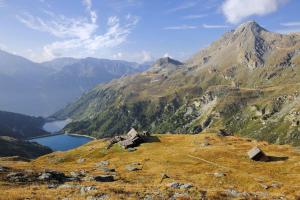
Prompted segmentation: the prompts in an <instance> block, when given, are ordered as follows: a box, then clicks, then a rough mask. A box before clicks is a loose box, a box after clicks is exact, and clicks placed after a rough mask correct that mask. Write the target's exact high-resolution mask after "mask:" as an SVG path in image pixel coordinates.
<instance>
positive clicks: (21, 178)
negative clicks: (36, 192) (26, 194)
mask: <svg viewBox="0 0 300 200" xmlns="http://www.w3.org/2000/svg"><path fill="white" fill-rule="evenodd" d="M6 178H7V179H8V180H9V181H10V182H26V180H27V176H26V175H25V174H24V173H23V172H11V173H9V174H7V176H6Z"/></svg>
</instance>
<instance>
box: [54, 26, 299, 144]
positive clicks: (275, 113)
mask: <svg viewBox="0 0 300 200" xmlns="http://www.w3.org/2000/svg"><path fill="white" fill-rule="evenodd" d="M299 84H300V35H299V34H288V35H283V34H279V33H272V32H269V31H268V30H266V29H264V28H262V27H261V26H260V25H258V24H257V23H256V22H254V21H250V22H246V23H244V24H242V25H240V26H239V27H237V28H236V29H235V30H232V31H230V32H227V33H225V34H224V35H223V36H222V37H221V38H220V39H219V40H217V41H215V42H214V43H212V44H211V45H210V46H209V47H208V48H206V49H203V50H201V51H200V52H198V53H196V54H195V55H194V56H193V57H191V58H190V59H189V60H187V61H186V62H185V63H181V62H179V61H176V60H173V59H171V58H163V59H160V60H158V61H157V62H156V63H155V64H154V65H153V66H152V67H151V68H150V69H148V70H147V71H145V72H142V73H139V74H134V75H130V76H127V77H122V78H120V79H118V80H113V81H111V82H109V83H107V84H101V85H98V86H96V87H95V88H93V89H92V90H90V91H89V92H87V93H85V94H84V95H82V96H81V97H80V98H79V99H78V100H77V101H75V102H74V103H71V104H69V105H68V106H67V107H65V108H64V109H62V110H60V111H58V112H57V113H56V114H54V115H53V117H56V118H58V119H64V118H67V117H70V118H72V119H73V122H72V123H70V124H69V125H67V126H66V127H65V130H66V131H70V132H77V133H81V134H89V135H93V136H98V137H107V136H112V135H118V134H122V133H124V132H126V131H127V130H129V128H130V127H135V128H137V129H141V130H148V131H150V132H155V133H165V132H171V133H199V132H202V131H204V130H209V131H213V132H217V131H219V130H222V131H226V132H229V133H234V134H237V135H242V136H248V137H253V138H257V139H260V140H267V141H269V142H273V143H278V144H284V143H291V144H293V145H300V133H299V131H298V129H299V126H300V104H299V103H298V102H299V98H300V96H299V95H300V91H299Z"/></svg>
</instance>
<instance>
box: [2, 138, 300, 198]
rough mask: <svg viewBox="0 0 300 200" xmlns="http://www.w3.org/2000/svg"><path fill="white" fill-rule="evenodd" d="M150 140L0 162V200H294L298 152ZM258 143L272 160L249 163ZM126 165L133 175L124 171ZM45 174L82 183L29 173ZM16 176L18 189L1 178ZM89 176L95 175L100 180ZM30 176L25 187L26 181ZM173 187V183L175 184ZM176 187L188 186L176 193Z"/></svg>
mask: <svg viewBox="0 0 300 200" xmlns="http://www.w3.org/2000/svg"><path fill="white" fill-rule="evenodd" d="M152 137H155V138H156V140H155V141H156V142H155V141H152V142H150V143H144V144H142V145H141V146H139V147H138V148H137V150H136V151H134V152H128V151H127V150H124V149H122V148H120V147H119V146H118V145H114V146H113V147H112V148H110V149H107V148H106V146H107V141H106V140H94V141H92V142H90V143H88V144H85V145H83V146H81V147H79V148H77V149H73V150H70V151H66V152H54V153H52V154H50V155H45V156H42V157H40V158H37V159H36V160H33V161H31V162H26V163H24V162H1V159H0V166H1V165H3V166H5V167H8V168H9V169H8V170H7V172H4V173H1V174H0V182H1V184H0V193H1V194H2V195H1V197H4V198H2V199H3V200H4V199H5V200H6V199H24V198H35V199H45V200H52V199H63V198H68V199H78V200H86V199H93V198H95V199H97V198H98V199H99V198H100V199H103V198H104V199H112V200H117V199H222V200H224V199H225V200H231V199H265V200H267V199H268V200H269V199H299V197H300V190H299V174H300V168H299V160H300V152H299V148H298V149H296V148H292V147H291V146H289V145H284V146H283V145H271V144H267V143H266V142H257V141H254V140H249V139H247V138H239V137H218V136H217V135H214V134H211V133H208V134H199V135H183V134H180V135H170V134H166V135H153V136H152ZM203 144H204V145H203ZM205 144H206V145H205ZM256 145H257V146H258V147H260V148H261V149H262V150H263V151H264V152H265V153H266V154H267V155H268V156H270V161H271V162H255V161H253V160H250V159H249V158H248V156H247V151H248V150H249V149H251V148H253V146H256ZM78 160H83V162H78ZM128 166H129V167H130V166H133V167H135V168H136V169H135V170H130V168H129V167H128ZM133 167H131V168H133ZM28 169H31V171H30V172H31V175H30V173H29V172H27V171H28ZM45 169H48V170H49V171H50V170H55V171H58V172H63V173H64V174H65V175H66V176H69V175H71V176H72V177H76V178H80V179H81V181H76V180H77V179H76V178H75V179H72V180H70V182H67V183H60V182H58V183H56V182H55V185H54V186H53V184H49V182H48V181H47V180H46V181H41V180H39V181H35V182H34V181H32V178H31V177H32V174H36V173H40V172H43V171H45ZM14 171H17V172H23V173H24V174H25V177H24V176H21V178H22V177H24V181H23V182H22V183H15V182H13V181H11V182H9V181H8V180H7V174H9V173H11V172H14ZM1 175H2V176H1ZM101 175H104V176H105V175H106V176H108V175H110V176H113V177H114V181H111V182H99V176H101ZM94 177H98V181H96V180H94V179H93V178H94ZM30 178H31V181H27V180H28V179H29V180H30ZM100 181H101V180H100ZM50 183H51V182H50ZM174 183H178V184H177V186H176V184H174ZM180 184H187V185H186V186H185V187H180ZM49 185H50V186H51V187H50V186H49ZM171 185H172V186H171ZM179 187H180V188H179ZM33 194H34V195H33ZM1 197H0V199H1Z"/></svg>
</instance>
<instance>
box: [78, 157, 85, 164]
mask: <svg viewBox="0 0 300 200" xmlns="http://www.w3.org/2000/svg"><path fill="white" fill-rule="evenodd" d="M84 162H85V158H79V159H78V160H77V163H78V164H81V163H84Z"/></svg>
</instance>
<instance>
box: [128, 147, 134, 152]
mask: <svg viewBox="0 0 300 200" xmlns="http://www.w3.org/2000/svg"><path fill="white" fill-rule="evenodd" d="M127 151H128V152H133V151H136V148H128V149H127Z"/></svg>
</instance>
